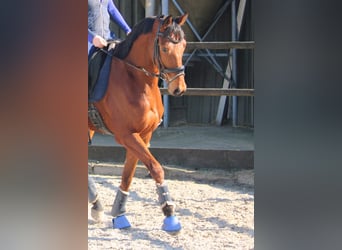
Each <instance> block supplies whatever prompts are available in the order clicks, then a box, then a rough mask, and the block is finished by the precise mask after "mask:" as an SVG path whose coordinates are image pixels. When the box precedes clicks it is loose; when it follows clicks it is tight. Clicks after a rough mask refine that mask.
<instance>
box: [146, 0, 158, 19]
mask: <svg viewBox="0 0 342 250" xmlns="http://www.w3.org/2000/svg"><path fill="white" fill-rule="evenodd" d="M155 6H156V1H155V0H145V17H149V16H154V15H155V13H154V10H155Z"/></svg>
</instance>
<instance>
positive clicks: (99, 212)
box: [91, 200, 104, 222]
mask: <svg viewBox="0 0 342 250" xmlns="http://www.w3.org/2000/svg"><path fill="white" fill-rule="evenodd" d="M91 217H92V218H93V219H94V220H95V221H97V222H101V221H103V217H104V210H103V207H102V204H101V202H100V201H99V200H97V201H96V202H95V203H94V204H93V206H92V208H91Z"/></svg>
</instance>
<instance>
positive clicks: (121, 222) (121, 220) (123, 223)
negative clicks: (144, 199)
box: [112, 215, 131, 229]
mask: <svg viewBox="0 0 342 250" xmlns="http://www.w3.org/2000/svg"><path fill="white" fill-rule="evenodd" d="M112 221H113V228H117V229H125V228H129V227H131V224H130V223H129V221H128V219H127V217H126V216H125V215H120V216H118V217H116V218H113V219H112Z"/></svg>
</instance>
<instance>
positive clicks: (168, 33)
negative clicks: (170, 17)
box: [161, 22, 184, 43]
mask: <svg viewBox="0 0 342 250" xmlns="http://www.w3.org/2000/svg"><path fill="white" fill-rule="evenodd" d="M161 35H162V37H164V38H168V39H169V40H170V41H171V42H173V43H179V42H181V41H182V40H183V39H184V31H183V29H182V27H181V26H180V25H179V24H177V23H176V22H173V23H172V24H171V25H170V26H168V27H167V29H166V30H165V31H164V32H162V33H161Z"/></svg>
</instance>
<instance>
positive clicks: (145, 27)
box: [114, 17, 156, 59]
mask: <svg viewBox="0 0 342 250" xmlns="http://www.w3.org/2000/svg"><path fill="white" fill-rule="evenodd" d="M155 19H156V18H155V17H147V18H145V19H143V20H141V21H140V22H139V23H137V24H136V25H134V27H133V29H132V31H131V33H130V34H129V35H128V36H127V38H126V39H125V40H123V41H122V42H120V43H119V44H117V45H116V46H115V49H114V56H116V57H118V58H120V59H124V58H125V57H126V56H127V55H128V53H129V51H130V50H131V48H132V45H133V43H134V41H135V40H137V38H138V37H139V36H140V35H141V34H146V33H149V32H151V31H152V27H153V23H154V21H155Z"/></svg>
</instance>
